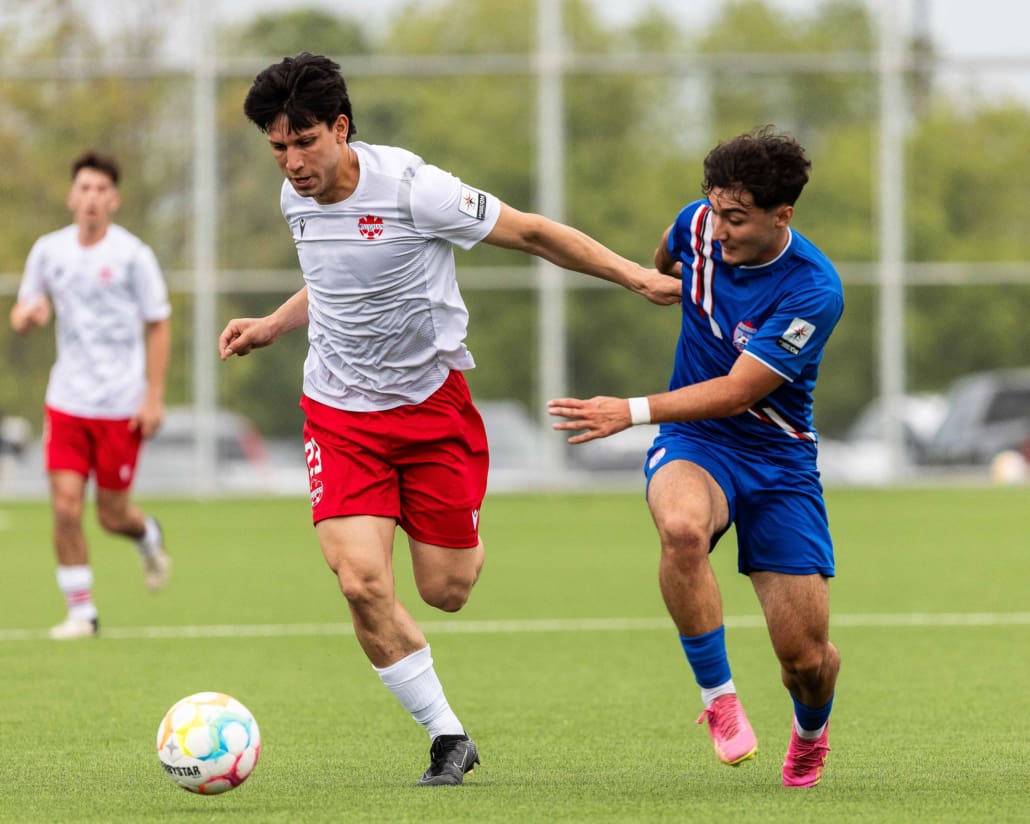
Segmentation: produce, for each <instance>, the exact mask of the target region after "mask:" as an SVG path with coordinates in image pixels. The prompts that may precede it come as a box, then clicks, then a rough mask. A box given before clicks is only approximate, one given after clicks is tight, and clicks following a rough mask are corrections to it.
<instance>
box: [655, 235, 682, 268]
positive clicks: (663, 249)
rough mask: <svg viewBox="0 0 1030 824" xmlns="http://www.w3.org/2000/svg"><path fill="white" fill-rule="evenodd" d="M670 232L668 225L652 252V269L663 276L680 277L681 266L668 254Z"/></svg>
mask: <svg viewBox="0 0 1030 824" xmlns="http://www.w3.org/2000/svg"><path fill="white" fill-rule="evenodd" d="M670 232H672V226H671V225H670V226H669V227H668V228H667V229H666V230H665V231H664V232H663V233H662V240H661V243H659V244H658V248H657V249H655V250H654V268H655V269H657V270H658V271H659V272H661V273H662V274H665V275H675V276H677V277H679V276H681V275H682V273H683V264H682V263H680V261H678V260H676V259H675V258H674V257H673V256H672V255H670V254H669V233H670Z"/></svg>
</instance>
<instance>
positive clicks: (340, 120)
mask: <svg viewBox="0 0 1030 824" xmlns="http://www.w3.org/2000/svg"><path fill="white" fill-rule="evenodd" d="M349 134H350V120H348V119H347V115H345V114H341V115H337V116H336V122H335V123H333V137H335V138H336V142H337V143H346V142H347V135H349Z"/></svg>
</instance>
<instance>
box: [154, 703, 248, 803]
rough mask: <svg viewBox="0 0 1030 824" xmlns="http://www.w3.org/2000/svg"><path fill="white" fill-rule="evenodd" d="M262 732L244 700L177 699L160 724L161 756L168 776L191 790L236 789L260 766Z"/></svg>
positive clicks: (206, 791) (209, 791)
mask: <svg viewBox="0 0 1030 824" xmlns="http://www.w3.org/2000/svg"><path fill="white" fill-rule="evenodd" d="M260 754H261V732H260V731H259V730H258V725H257V721H255V720H254V716H253V715H251V714H250V710H248V709H247V708H246V707H245V706H243V704H241V703H240V702H239V701H237V700H236V699H235V698H233V697H232V696H230V695H224V694H223V693H220V692H198V693H196V694H195V695H189V696H187V697H186V698H183V699H182V700H181V701H178V702H176V703H175V704H174V705H173V706H172V708H171V709H170V710H168V712H166V713H165V717H164V718H162V719H161V726H160V727H158V728H157V757H158V758H159V759H160V760H161V766H162V767H164V770H165V773H166V774H167V775H168V777H169V778H170V779H171V780H172V781H174V782H175V783H176V784H178V785H179V786H180V787H182V788H183V789H184V790H189V791H190V792H193V793H201V794H202V795H215V794H217V793H224V792H226V791H227V790H231V789H232V788H233V787H238V786H239V785H240V784H242V783H243V782H244V781H246V780H247V776H248V775H250V773H251V772H252V771H253V769H254V765H255V764H257V760H258V756H259V755H260Z"/></svg>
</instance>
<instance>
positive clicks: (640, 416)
mask: <svg viewBox="0 0 1030 824" xmlns="http://www.w3.org/2000/svg"><path fill="white" fill-rule="evenodd" d="M810 168H811V163H810V162H809V160H808V159H807V157H806V156H805V152H804V149H803V148H802V147H801V146H800V145H799V144H798V143H797V142H796V141H795V140H794V139H793V138H792V137H790V136H789V135H786V134H782V133H778V132H776V131H775V130H774V129H773V128H772V127H768V126H767V127H765V128H762V129H758V130H755V131H753V132H751V133H749V134H744V135H741V136H739V137H737V138H734V139H732V140H729V141H726V142H723V143H720V144H719V145H718V146H716V147H715V148H714V149H713V150H712V151H711V152H710V153H709V154H708V156H707V157H706V158H705V162H704V183H703V187H702V190H703V192H704V194H705V198H704V199H703V200H697V201H695V202H693V203H690V204H688V205H687V206H685V207H684V208H683V209H682V211H680V213H679V215H678V216H677V217H676V219H675V221H674V222H673V223H672V225H671V226H669V228H668V229H666V230H665V233H664V234H663V236H662V242H661V245H660V246H659V247H658V249H657V251H656V252H655V265H656V266H657V268H658V269H660V270H661V271H663V272H665V273H666V274H670V275H679V276H681V277H682V280H683V322H682V328H681V331H680V336H679V342H678V344H677V347H676V356H675V364H674V367H673V373H672V379H671V381H670V383H669V390H668V391H667V392H660V393H656V394H653V395H648V396H646V397H638V398H629V399H626V398H613V397H594V398H591V399H589V400H581V399H577V398H560V399H557V400H552V401H551V402H550V403H549V404H548V408H549V411H550V414H552V415H554V416H556V417H560V418H564V419H565V420H563V421H560V422H557V423H555V424H554V428H555V429H561V430H577V431H578V434H575V435H573V436H571V437H570V438H569V442H570V443H573V444H576V443H583V442H586V441H589V440H593V439H594V438H603V437H606V436H608V435H611V434H613V433H615V432H619V431H621V430H623V429H626V428H627V427H629V426H632V425H634V424H641V423H651V422H654V423H660V424H661V426H660V429H659V434H658V437H657V438H656V439H655V441H654V444H653V445H652V447H651V449H650V450H649V452H648V455H647V461H646V465H645V474H646V477H647V502H648V506H649V507H650V509H651V515H652V517H653V518H654V522H655V526H656V527H657V529H658V534H659V536H660V538H661V560H660V564H659V582H660V586H661V591H662V596H663V598H664V600H665V604H666V607H667V608H668V610H669V613H670V615H671V616H672V619H673V622H674V623H675V625H676V628H677V629H678V631H679V634H680V641H681V643H682V646H683V650H684V652H685V653H686V657H687V661H688V662H689V664H690V666H691V668H692V669H693V672H694V676H695V678H696V680H697V683H698V684H699V685H700V687H701V698H702V700H703V702H704V705H705V709H704V711H703V712H702V713H701V716H700V717H699V718H698V723H699V724H700V723H703V722H704V721H707V722H708V731H709V734H710V735H711V738H712V741H713V743H714V746H715V751H716V753H717V755H718V756H719V758H720V760H722V761H723V762H725V763H726V764H731V765H737V764H740V763H741V762H743V761H745V760H747V759H749V758H751V757H752V756H754V754H755V753H756V752H757V749H758V744H757V740H756V738H755V734H754V731H753V730H752V728H751V725H750V723H749V722H748V719H747V716H746V715H745V714H744V709H743V707H742V706H741V704H740V701H739V700H738V698H737V691H736V687H735V686H734V683H733V679H732V677H731V673H730V665H729V660H728V657H727V653H726V643H725V627H724V625H723V613H722V600H721V596H720V592H719V586H718V583H717V581H716V578H715V575H714V573H713V571H712V567H711V564H710V563H709V559H708V555H709V553H710V552H711V551H712V550H713V549H714V548H715V545H716V543H717V542H718V540H719V538H720V537H721V536H722V535H723V534H724V533H725V532H726V530H727V529H728V528H729V527H730V525H731V524H732V525H734V526H735V527H736V533H737V550H738V561H737V564H738V569H739V570H740V572H741V573H743V574H745V575H747V576H749V577H750V579H751V583H752V586H753V587H754V589H755V593H756V594H757V596H758V600H759V602H760V603H761V606H762V611H763V612H764V614H765V620H766V624H767V626H768V629H769V636H770V639H771V641H772V646H773V650H774V651H775V653H776V657H777V658H778V659H779V662H780V670H781V677H782V679H783V683H784V685H785V686H786V688H787V690H788V692H789V693H790V696H791V699H792V700H793V712H794V721H793V725H792V729H791V738H790V744H789V747H788V750H787V755H786V758H785V760H784V764H783V784H784V786H787V787H811V786H814V785H815V784H817V783H818V782H819V779H820V778H821V777H822V772H823V766H824V764H825V762H826V756H827V753H828V752H829V749H830V748H829V745H828V739H827V728H828V726H829V718H830V708H831V706H832V704H833V695H834V688H835V685H836V681H837V673H838V671H839V669H840V654H839V653H838V652H837V648H836V647H835V646H834V645H833V644H832V643H830V640H829V586H828V580H829V578H830V577H832V576H833V574H834V559H833V545H832V542H831V539H830V532H829V527H828V522H827V516H826V507H825V504H824V502H823V492H822V485H821V483H820V480H819V472H818V470H817V468H816V433H815V429H814V427H813V425H812V390H813V389H814V387H815V380H816V375H817V373H818V370H819V362H820V360H821V359H822V353H823V347H824V346H825V345H826V341H827V339H828V338H829V336H830V333H831V332H832V331H833V328H834V326H835V325H836V324H837V321H838V320H839V319H840V316H841V312H842V310H843V304H844V299H843V293H842V289H841V284H840V279H839V277H838V275H837V273H836V271H835V270H834V268H833V265H832V264H831V263H830V261H829V260H828V259H827V258H826V256H825V255H823V253H822V252H820V251H819V250H818V249H817V248H816V247H815V246H814V245H813V244H812V243H811V242H810V241H809V240H807V239H806V238H804V237H802V235H801V234H800V233H798V232H797V231H795V230H793V229H792V228H791V226H790V222H791V218H792V217H793V216H794V203H795V201H796V200H797V198H798V196H799V195H800V194H801V191H802V189H803V188H804V186H805V184H806V183H807V182H808V173H809V169H810Z"/></svg>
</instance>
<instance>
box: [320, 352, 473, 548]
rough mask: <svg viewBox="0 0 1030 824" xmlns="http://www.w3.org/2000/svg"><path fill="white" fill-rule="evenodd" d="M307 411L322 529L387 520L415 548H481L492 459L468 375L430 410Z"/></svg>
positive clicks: (440, 394)
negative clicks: (332, 523)
mask: <svg viewBox="0 0 1030 824" xmlns="http://www.w3.org/2000/svg"><path fill="white" fill-rule="evenodd" d="M300 405H301V408H302V409H303V410H304V412H305V414H306V415H307V420H306V421H305V423H304V452H305V456H306V459H307V464H308V477H309V479H310V483H311V510H312V517H313V519H314V522H315V523H316V524H317V523H318V522H319V521H321V520H324V519H325V518H335V517H340V516H347V515H378V516H381V517H384V518H393V519H395V520H396V521H397V523H398V524H399V525H400V527H401V528H402V529H403V530H404V531H405V532H406V533H407V534H408V535H409V536H410V537H412V538H414V539H415V540H416V541H422V542H423V543H427V544H432V545H434V546H445V547H453V548H465V547H474V546H477V545H478V543H479V508H480V506H481V505H482V503H483V496H484V495H485V494H486V479H487V471H488V469H489V464H490V453H489V450H488V448H487V441H486V429H485V427H484V426H483V419H482V418H481V417H480V415H479V411H478V410H477V409H476V407H475V406H474V405H473V403H472V398H471V397H470V396H469V390H468V385H467V384H466V383H465V376H464V375H462V374H461V372H454V371H452V372H451V373H450V375H449V376H448V377H447V380H446V381H445V382H444V384H443V386H441V387H440V388H439V389H437V390H436V392H434V393H433V394H432V395H431V396H430V397H428V398H427V399H426V400H424V401H423V402H422V403H419V404H412V405H408V406H398V407H396V408H395V409H387V410H385V411H383V412H347V411H344V410H342V409H335V408H333V407H331V406H326V405H324V404H321V403H318V402H317V401H314V400H312V399H311V398H309V397H307V396H305V397H303V398H302V399H301V402H300Z"/></svg>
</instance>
